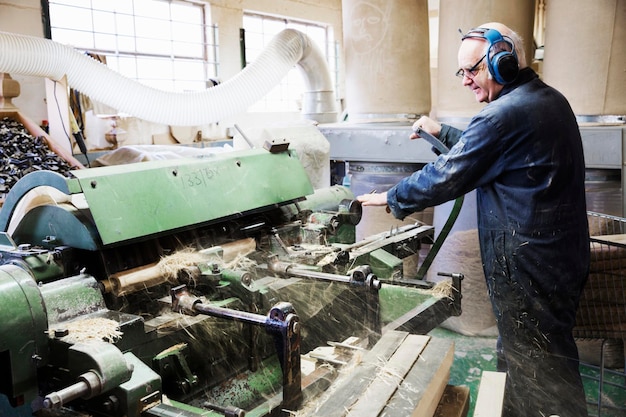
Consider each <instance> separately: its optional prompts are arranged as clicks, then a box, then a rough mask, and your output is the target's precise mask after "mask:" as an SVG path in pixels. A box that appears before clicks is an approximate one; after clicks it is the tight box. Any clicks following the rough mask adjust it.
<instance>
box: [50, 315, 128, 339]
mask: <svg viewBox="0 0 626 417" xmlns="http://www.w3.org/2000/svg"><path fill="white" fill-rule="evenodd" d="M57 330H60V329H57ZM62 330H63V331H66V332H67V335H66V336H63V337H62V338H61V340H62V341H63V342H66V343H69V344H75V343H87V342H96V341H104V342H109V343H115V342H116V341H117V340H118V339H120V338H121V337H122V334H123V333H122V332H121V331H120V329H119V323H118V322H117V321H115V320H110V319H106V318H104V317H92V318H87V319H81V320H75V321H71V322H68V323H64V324H63V329H62ZM49 332H50V334H54V333H55V330H54V329H50V331H49Z"/></svg>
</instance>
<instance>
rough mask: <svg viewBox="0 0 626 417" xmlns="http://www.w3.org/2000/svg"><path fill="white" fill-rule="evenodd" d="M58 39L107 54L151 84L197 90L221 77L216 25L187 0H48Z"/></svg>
mask: <svg viewBox="0 0 626 417" xmlns="http://www.w3.org/2000/svg"><path fill="white" fill-rule="evenodd" d="M48 5H49V12H50V33H51V37H52V39H53V40H54V41H56V42H59V43H62V44H67V45H72V46H73V47H75V48H77V49H80V50H84V51H86V52H89V53H91V54H95V55H100V56H104V57H106V63H107V66H109V67H110V68H111V69H113V70H115V71H117V72H119V73H121V74H122V75H124V76H127V77H129V78H132V79H135V80H137V81H139V82H141V83H143V84H146V85H148V86H151V87H154V88H159V89H162V90H168V91H198V90H203V89H205V88H207V87H209V86H212V85H213V84H212V82H211V79H214V78H217V77H218V64H217V52H218V51H217V49H218V48H217V42H216V39H217V33H216V31H217V29H216V28H214V27H209V25H207V23H206V22H207V11H206V8H205V5H204V4H201V3H195V2H190V1H183V0H169V1H168V0H48Z"/></svg>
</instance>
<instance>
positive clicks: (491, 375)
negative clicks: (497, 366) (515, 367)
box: [474, 371, 506, 417]
mask: <svg viewBox="0 0 626 417" xmlns="http://www.w3.org/2000/svg"><path fill="white" fill-rule="evenodd" d="M505 383H506V373H505V372H493V371H483V373H482V375H481V377H480V388H479V389H478V396H477V397H476V406H475V407H474V417H500V416H502V404H503V401H504V386H505Z"/></svg>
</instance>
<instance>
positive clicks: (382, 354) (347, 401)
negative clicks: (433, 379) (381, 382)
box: [311, 331, 408, 417]
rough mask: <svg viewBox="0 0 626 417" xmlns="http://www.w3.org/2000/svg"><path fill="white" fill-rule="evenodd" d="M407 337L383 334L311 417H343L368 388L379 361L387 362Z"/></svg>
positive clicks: (390, 333)
mask: <svg viewBox="0 0 626 417" xmlns="http://www.w3.org/2000/svg"><path fill="white" fill-rule="evenodd" d="M407 336H408V333H407V332H397V331H393V332H387V333H385V334H384V335H383V336H382V338H381V339H380V340H379V341H378V343H376V344H375V345H374V347H373V348H372V350H370V351H369V352H367V353H366V354H365V355H364V356H363V360H362V362H361V363H360V364H358V365H357V366H356V367H355V368H354V370H353V371H352V372H351V373H350V374H349V375H346V378H345V379H343V380H341V381H337V384H338V385H337V387H336V388H335V389H333V390H332V392H330V393H328V394H329V397H328V398H327V399H326V400H325V401H324V402H323V403H322V404H321V405H320V406H319V408H318V409H317V410H315V411H313V412H312V414H311V415H312V416H320V417H344V416H345V415H346V412H347V411H348V410H349V409H350V407H352V405H353V404H354V403H355V402H356V401H357V400H358V399H359V398H360V397H361V396H362V395H363V393H364V392H365V390H366V389H367V387H368V386H369V384H370V382H371V380H372V376H373V375H376V372H377V368H378V367H379V365H380V363H381V361H383V362H385V361H387V360H389V358H391V357H392V356H393V354H394V353H395V351H396V350H397V349H398V347H399V346H400V345H401V344H402V342H403V341H404V339H406V337H407Z"/></svg>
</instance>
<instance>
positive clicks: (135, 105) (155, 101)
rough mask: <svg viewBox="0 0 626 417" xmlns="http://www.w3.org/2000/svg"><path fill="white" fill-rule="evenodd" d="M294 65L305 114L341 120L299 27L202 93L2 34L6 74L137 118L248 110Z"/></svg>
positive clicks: (181, 121) (189, 122) (183, 122)
mask: <svg viewBox="0 0 626 417" xmlns="http://www.w3.org/2000/svg"><path fill="white" fill-rule="evenodd" d="M294 65H298V66H299V67H300V69H301V70H302V72H303V73H304V76H305V80H306V84H307V87H308V89H309V91H307V92H305V96H304V99H303V108H302V114H303V116H304V117H305V118H308V119H314V120H317V121H318V122H320V123H329V122H335V121H336V119H337V111H336V103H335V94H334V89H333V87H332V81H331V78H330V74H329V72H328V68H327V65H326V62H325V61H324V59H323V57H322V55H321V53H320V51H319V50H318V48H316V47H315V45H314V44H313V43H312V42H311V40H310V39H309V38H308V36H307V35H306V34H304V33H302V32H299V31H297V30H294V29H285V30H283V31H282V32H280V33H279V34H278V35H276V36H275V37H274V38H273V39H272V41H271V42H270V44H269V45H268V46H267V47H266V49H265V50H264V51H263V52H262V53H261V55H260V56H259V57H258V59H257V60H256V61H255V62H253V63H252V64H250V65H248V66H247V67H246V68H244V69H243V70H242V71H241V72H239V73H238V74H237V75H235V76H234V77H233V78H231V79H229V80H228V81H226V82H224V83H222V84H219V85H217V86H215V87H213V88H209V89H207V90H204V91H201V92H192V93H177V92H168V91H163V90H159V89H155V88H152V87H148V86H145V85H143V84H141V83H139V82H137V81H134V80H131V79H129V78H126V77H124V76H122V75H120V74H119V73H117V72H115V71H113V70H111V69H110V68H108V67H107V66H106V65H104V64H101V63H100V62H98V61H96V60H94V59H92V58H90V57H88V56H87V55H84V54H82V53H80V52H79V51H77V50H75V49H74V48H72V47H70V46H67V45H63V44H60V43H57V42H54V41H51V40H49V39H44V38H36V37H31V36H25V35H18V34H13V33H6V32H0V72H7V73H12V74H22V75H32V76H39V77H48V78H50V79H52V80H60V79H61V78H62V77H63V76H64V75H66V76H67V82H68V84H69V85H70V86H71V87H72V88H74V89H76V90H78V91H80V92H81V93H83V94H85V95H87V96H89V97H90V98H91V99H93V100H96V101H99V102H101V103H103V104H106V105H108V106H111V107H113V108H115V109H117V110H118V111H120V112H122V113H128V114H130V115H132V116H135V117H137V118H140V119H143V120H147V121H151V122H156V123H163V124H168V125H174V126H196V125H201V124H208V123H214V122H218V121H220V120H221V119H223V118H224V117H228V116H232V115H235V114H238V113H241V112H244V111H246V109H247V107H248V106H250V105H252V104H254V103H255V102H256V101H258V100H259V99H260V98H262V97H263V96H264V95H265V94H267V92H269V91H270V90H271V89H272V88H273V87H274V86H275V85H276V84H278V83H279V82H280V81H281V79H282V78H283V77H284V76H285V75H286V74H287V72H288V71H289V70H291V68H293V66H294Z"/></svg>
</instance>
